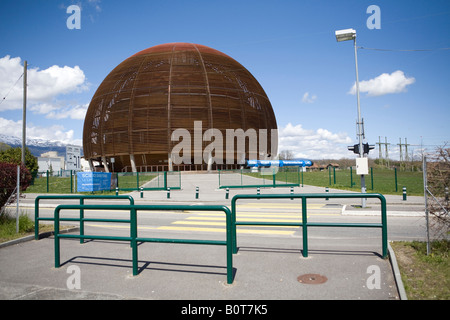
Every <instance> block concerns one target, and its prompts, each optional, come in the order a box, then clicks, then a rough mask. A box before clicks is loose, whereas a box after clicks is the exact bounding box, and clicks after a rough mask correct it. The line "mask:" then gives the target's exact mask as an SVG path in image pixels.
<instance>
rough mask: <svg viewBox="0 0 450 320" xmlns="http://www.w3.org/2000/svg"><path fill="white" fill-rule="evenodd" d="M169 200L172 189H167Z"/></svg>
mask: <svg viewBox="0 0 450 320" xmlns="http://www.w3.org/2000/svg"><path fill="white" fill-rule="evenodd" d="M167 199H170V188H167Z"/></svg>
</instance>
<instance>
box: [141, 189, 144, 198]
mask: <svg viewBox="0 0 450 320" xmlns="http://www.w3.org/2000/svg"><path fill="white" fill-rule="evenodd" d="M142 198H144V188H143V187H141V199H142Z"/></svg>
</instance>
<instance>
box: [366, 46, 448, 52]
mask: <svg viewBox="0 0 450 320" xmlns="http://www.w3.org/2000/svg"><path fill="white" fill-rule="evenodd" d="M358 49H364V50H374V51H392V52H414V51H439V50H450V48H436V49H379V48H366V47H358Z"/></svg>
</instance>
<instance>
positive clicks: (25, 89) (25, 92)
mask: <svg viewBox="0 0 450 320" xmlns="http://www.w3.org/2000/svg"><path fill="white" fill-rule="evenodd" d="M22 118H23V119H22V164H23V165H25V145H26V138H27V134H26V130H27V121H26V119H27V61H26V60H25V61H24V63H23V116H22Z"/></svg>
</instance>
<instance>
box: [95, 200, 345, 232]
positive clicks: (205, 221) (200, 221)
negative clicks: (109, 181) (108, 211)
mask: <svg viewBox="0 0 450 320" xmlns="http://www.w3.org/2000/svg"><path fill="white" fill-rule="evenodd" d="M161 214H164V216H167V217H168V218H167V220H166V222H164V223H161V224H160V225H153V226H148V225H146V226H144V225H139V226H138V230H141V231H145V230H159V231H180V232H195V233H200V232H211V233H225V232H226V221H225V214H224V213H223V212H218V211H195V210H184V211H166V212H161ZM315 215H340V207H339V208H336V207H335V206H334V207H328V206H327V205H326V204H320V203H319V204H314V203H313V204H308V205H307V218H308V220H309V218H310V217H313V216H315ZM301 217H302V208H301V204H299V203H264V202H261V203H258V202H256V203H243V204H239V205H237V206H236V221H237V222H266V223H271V222H273V223H301V221H302V219H301ZM88 225H90V226H92V227H103V228H112V229H128V228H129V226H125V225H123V226H117V225H111V224H102V225H99V224H88ZM299 230H300V227H298V226H273V225H259V226H251V225H245V226H243V225H241V226H239V225H238V226H237V228H236V232H237V233H238V234H239V233H241V234H256V235H258V234H259V235H261V234H263V235H284V236H292V235H294V234H295V232H298V231H299Z"/></svg>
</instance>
